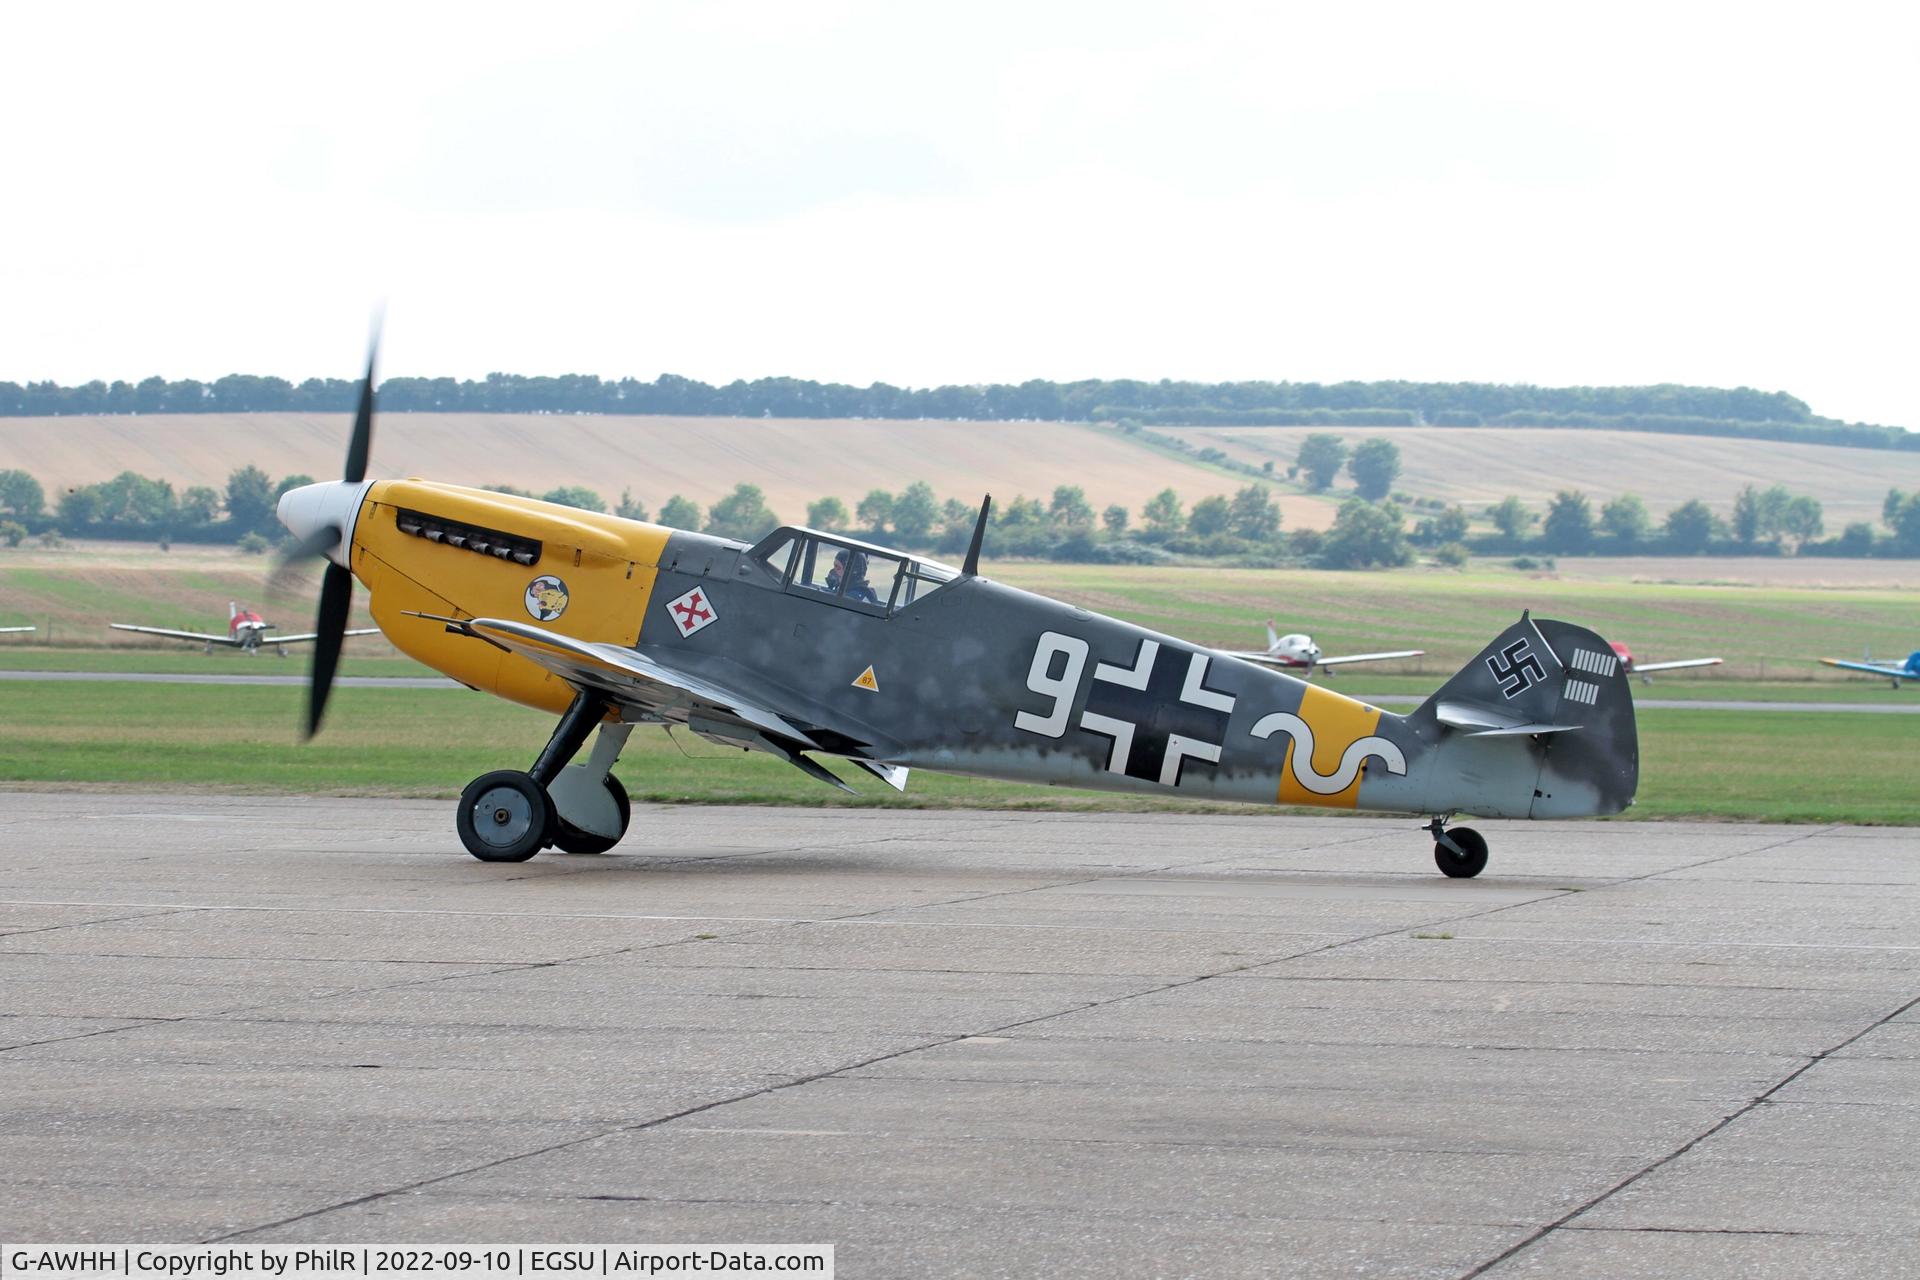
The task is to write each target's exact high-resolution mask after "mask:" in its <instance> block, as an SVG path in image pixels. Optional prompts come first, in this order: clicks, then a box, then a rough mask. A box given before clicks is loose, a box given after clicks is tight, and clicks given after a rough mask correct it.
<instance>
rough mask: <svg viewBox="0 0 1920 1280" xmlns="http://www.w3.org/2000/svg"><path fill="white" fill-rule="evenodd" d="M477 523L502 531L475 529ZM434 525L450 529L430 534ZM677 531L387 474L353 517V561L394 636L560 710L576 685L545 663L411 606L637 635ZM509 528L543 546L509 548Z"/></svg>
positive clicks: (468, 674)
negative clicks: (532, 555) (531, 552)
mask: <svg viewBox="0 0 1920 1280" xmlns="http://www.w3.org/2000/svg"><path fill="white" fill-rule="evenodd" d="M403 517H404V518H403ZM423 517H424V520H423V519H422V518H423ZM403 524H411V525H414V526H416V528H415V531H413V532H409V531H407V530H406V529H405V528H403ZM423 525H424V528H422V527H420V526H423ZM449 529H452V530H454V532H452V534H451V537H452V538H453V539H456V540H458V541H457V542H456V541H450V540H449V537H448V536H445V535H446V531H447V530H449ZM475 530H477V531H482V533H483V535H484V534H487V533H490V534H492V535H495V536H493V537H487V536H479V537H469V536H468V531H475ZM436 532H438V533H441V534H443V536H441V537H439V538H437V539H436V538H433V537H430V536H428V535H430V534H433V533H436ZM671 532H672V531H671V530H669V529H666V528H663V527H662V526H660V525H652V524H643V523H640V522H639V521H635V520H623V519H620V518H619V517H616V516H607V515H600V514H598V513H596V512H590V511H576V510H573V509H571V508H567V507H558V506H555V505H553V504H552V503H546V502H539V501H536V500H534V499H531V498H521V497H516V496H514V495H512V494H504V493H493V492H490V491H488V490H485V489H468V488H464V487H462V486H459V485H449V484H436V483H433V482H431V481H426V480H385V481H380V482H378V483H376V484H374V485H373V487H372V488H371V489H369V490H368V492H367V496H366V499H365V501H364V502H363V504H362V506H361V510H360V513H359V518H358V519H357V520H356V521H355V523H354V529H353V572H354V576H355V577H357V578H359V579H360V581H361V582H362V583H364V584H365V585H366V587H367V590H368V591H369V592H370V593H371V594H372V603H371V608H372V610H373V618H374V621H375V622H376V623H378V624H379V626H380V630H381V631H383V632H385V633H386V636H387V638H388V639H389V640H391V641H392V642H393V645H394V647H395V648H397V649H399V650H400V651H401V652H403V653H406V654H408V655H410V656H412V657H414V658H416V659H418V660H419V661H421V662H424V663H426V664H427V665H428V666H430V667H433V668H434V669H435V670H438V671H444V672H445V673H446V674H447V675H449V676H451V677H453V678H454V679H455V680H458V681H460V682H461V683H462V684H466V685H470V686H472V687H473V688H476V689H483V690H485V691H487V692H489V693H496V694H499V695H500V696H501V697H503V698H507V699H510V700H511V701H514V702H519V703H523V704H525V705H527V706H530V707H539V708H541V709H543V710H546V711H553V712H560V711H564V710H565V709H566V706H567V703H568V702H569V701H571V699H572V697H573V690H572V689H571V688H570V687H569V686H568V685H567V683H566V682H565V681H563V680H561V679H559V678H558V677H556V676H554V675H553V674H552V673H551V672H549V671H547V670H546V669H545V668H543V667H541V666H539V665H538V664H536V663H533V662H530V661H528V660H527V659H525V658H521V657H518V656H516V655H513V654H508V653H505V652H503V651H501V650H500V649H497V648H495V647H494V646H493V645H490V644H487V643H485V642H484V641H480V640H475V639H472V638H470V637H466V636H459V635H452V634H449V633H448V632H447V630H446V628H445V626H444V625H443V624H441V623H438V622H429V621H427V620H426V619H424V618H415V617H408V616H407V614H408V613H409V612H419V613H433V614H440V615H442V616H445V617H460V618H512V619H519V620H523V621H524V620H526V619H528V618H532V620H533V621H534V622H536V623H538V624H540V625H541V626H544V627H547V628H550V629H551V630H553V631H556V632H558V633H560V634H562V635H567V636H573V637H575V638H577V639H582V640H594V641H604V642H608V643H614V644H622V645H631V644H633V643H634V642H635V640H637V639H638V638H639V632H640V623H641V620H642V619H643V618H644V617H645V615H646V608H647V602H648V600H649V599H650V598H651V596H652V593H653V582H654V577H655V574H656V572H657V570H658V566H659V563H660V555H661V552H662V551H663V550H665V548H666V545H667V538H668V536H669V535H670V534H671ZM499 535H505V539H506V540H507V541H508V542H509V544H510V545H511V546H512V547H513V548H515V549H518V548H521V547H525V546H528V545H530V544H532V543H538V544H539V555H538V558H537V559H536V560H533V562H532V563H521V562H520V561H519V560H516V559H514V558H512V557H511V556H510V555H502V554H500V552H501V550H502V547H501V545H500V542H501V541H502V539H501V538H500V537H499ZM476 544H488V545H487V548H486V549H485V550H475V549H474V546H475V545H476Z"/></svg>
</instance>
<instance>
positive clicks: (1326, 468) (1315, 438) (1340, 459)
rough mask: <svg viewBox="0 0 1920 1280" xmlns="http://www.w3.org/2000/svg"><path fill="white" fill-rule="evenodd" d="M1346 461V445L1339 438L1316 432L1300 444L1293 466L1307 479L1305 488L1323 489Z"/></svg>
mask: <svg viewBox="0 0 1920 1280" xmlns="http://www.w3.org/2000/svg"><path fill="white" fill-rule="evenodd" d="M1346 461H1347V444H1346V441H1344V440H1342V439H1341V438H1340V437H1339V436H1335V435H1328V434H1327V433H1325V432H1323V431H1316V432H1315V433H1314V434H1312V435H1310V436H1308V437H1307V438H1306V439H1305V440H1302V441H1301V442H1300V454H1299V457H1298V458H1297V459H1296V460H1295V462H1294V465H1295V466H1297V467H1299V468H1300V470H1301V471H1302V472H1303V473H1304V474H1305V475H1306V477H1307V487H1308V488H1311V489H1325V488H1326V487H1327V486H1329V485H1331V484H1332V483H1333V478H1334V477H1335V476H1337V475H1339V474H1340V468H1341V467H1342V466H1344V465H1345V464H1346Z"/></svg>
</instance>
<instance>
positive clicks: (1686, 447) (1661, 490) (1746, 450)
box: [1155, 427, 1920, 533]
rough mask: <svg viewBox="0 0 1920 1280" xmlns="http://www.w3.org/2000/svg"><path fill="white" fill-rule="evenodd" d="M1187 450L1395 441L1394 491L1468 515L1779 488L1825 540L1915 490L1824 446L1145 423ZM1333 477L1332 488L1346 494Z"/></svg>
mask: <svg viewBox="0 0 1920 1280" xmlns="http://www.w3.org/2000/svg"><path fill="white" fill-rule="evenodd" d="M1155 430H1157V431H1160V432H1161V433H1162V434H1166V435H1171V436H1177V437H1179V438H1181V439H1184V440H1186V441H1188V442H1189V443H1191V444H1192V445H1193V447H1194V448H1196V449H1205V448H1209V447H1212V448H1217V449H1221V450H1223V451H1225V452H1226V453H1228V454H1229V455H1231V456H1233V457H1235V458H1238V459H1240V460H1242V461H1245V462H1251V463H1255V464H1261V463H1265V462H1267V461H1268V460H1272V461H1273V463H1274V465H1275V467H1276V468H1277V469H1279V470H1280V471H1281V472H1282V473H1284V472H1285V470H1286V468H1287V467H1288V466H1290V465H1291V464H1292V463H1293V460H1294V458H1295V456H1296V455H1297V454H1298V453H1299V452H1300V442H1301V441H1302V440H1304V439H1305V438H1306V437H1307V436H1309V435H1311V434H1313V433H1314V432H1316V431H1329V430H1331V431H1332V432H1333V434H1335V435H1338V436H1340V437H1342V438H1343V439H1345V440H1347V441H1348V442H1349V443H1350V444H1351V443H1354V442H1357V441H1360V440H1364V439H1366V438H1367V437H1369V436H1384V437H1385V438H1386V439H1389V440H1391V441H1393V442H1394V443H1395V444H1397V445H1399V446H1400V460H1401V465H1402V467H1403V470H1402V472H1401V475H1400V479H1399V482H1398V484H1397V485H1396V486H1395V487H1396V488H1398V489H1401V490H1403V491H1404V492H1406V493H1410V494H1413V495H1415V496H1416V497H1422V498H1443V499H1446V500H1447V501H1449V502H1459V503H1463V504H1465V505H1466V506H1467V507H1468V508H1469V509H1471V510H1475V511H1476V512H1477V510H1478V508H1480V507H1484V506H1486V505H1488V504H1491V503H1495V502H1498V501H1500V499H1501V498H1503V497H1505V496H1506V495H1508V494H1515V495H1518V496H1519V497H1520V498H1521V499H1523V500H1525V501H1527V502H1530V503H1536V504H1539V505H1541V506H1544V505H1545V504H1546V502H1547V500H1548V499H1549V498H1551V497H1552V496H1553V495H1554V493H1555V492H1556V491H1557V490H1560V489H1580V490H1582V491H1584V492H1585V493H1586V494H1587V496H1589V497H1590V498H1593V499H1594V500H1595V502H1596V503H1598V502H1604V501H1606V500H1607V499H1609V498H1613V497H1617V496H1618V495H1620V494H1622V493H1633V494H1638V495H1639V496H1640V498H1641V499H1642V500H1643V501H1644V502H1645V503H1646V504H1647V507H1648V509H1649V510H1651V511H1652V512H1653V514H1654V517H1655V519H1658V518H1659V517H1661V516H1662V515H1664V514H1665V513H1666V512H1667V511H1668V510H1669V509H1670V508H1673V507H1677V506H1679V505H1680V504H1681V503H1683V502H1686V501H1688V500H1689V499H1692V498H1698V499H1700V500H1701V501H1702V502H1705V503H1706V504H1707V505H1708V506H1710V507H1712V508H1713V509H1714V510H1716V511H1718V512H1720V513H1721V514H1722V515H1725V514H1726V513H1727V512H1728V511H1730V510H1731V509H1732V507H1733V496H1734V494H1735V493H1737V492H1739V490H1740V487H1741V486H1742V485H1747V484H1752V485H1757V486H1759V487H1760V488H1766V487H1767V486H1768V485H1773V484H1783V485H1785V486H1787V488H1789V489H1791V490H1793V491H1794V492H1795V493H1806V494H1811V495H1812V496H1814V497H1815V498H1818V499H1819V500H1820V502H1821V504H1822V505H1823V506H1824V507H1825V508H1826V523H1827V531H1828V532H1829V533H1835V532H1838V531H1839V530H1840V529H1841V528H1843V527H1844V526H1846V525H1848V524H1850V523H1852V522H1854V521H1856V520H1868V521H1877V520H1878V519H1879V518H1880V504H1881V502H1882V501H1883V500H1884V499H1885V497H1886V495H1887V489H1888V488H1889V487H1892V488H1899V489H1905V490H1912V489H1914V488H1920V452H1912V453H1895V452H1892V451H1889V450H1885V449H1845V448H1841V447H1838V446H1835V445H1817V444H1787V443H1784V442H1781V441H1774V440H1730V439H1719V438H1715V437H1709V436H1668V435H1653V434H1650V433H1646V432H1638V431H1567V430H1550V429H1547V428H1543V427H1474V428H1450V427H1342V428H1339V429H1332V428H1328V427H1170V428H1155ZM1351 486H1352V481H1351V478H1350V477H1348V476H1346V475H1345V474H1344V473H1343V474H1342V476H1341V478H1340V481H1339V483H1338V485H1337V486H1336V488H1335V493H1336V494H1338V493H1341V492H1344V491H1346V490H1349V489H1350V488H1351Z"/></svg>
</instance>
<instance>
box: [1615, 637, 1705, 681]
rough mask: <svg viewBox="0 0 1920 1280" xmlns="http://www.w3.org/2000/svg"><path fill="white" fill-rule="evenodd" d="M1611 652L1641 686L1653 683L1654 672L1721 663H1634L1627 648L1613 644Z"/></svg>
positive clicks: (1686, 660)
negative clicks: (1636, 678)
mask: <svg viewBox="0 0 1920 1280" xmlns="http://www.w3.org/2000/svg"><path fill="white" fill-rule="evenodd" d="M1613 651H1614V653H1615V654H1616V655H1618V657H1619V659H1620V665H1621V666H1622V667H1623V668H1625V670H1626V673H1627V674H1628V675H1630V676H1639V677H1640V678H1641V682H1642V683H1643V684H1651V683H1653V680H1652V676H1653V673H1654V672H1656V671H1678V670H1680V669H1681V668H1682V667H1717V666H1719V665H1720V662H1721V659H1719V658H1681V659H1678V660H1677V661H1674V662H1635V661H1634V660H1633V650H1631V649H1629V648H1627V646H1625V645H1623V644H1615V645H1614V646H1613Z"/></svg>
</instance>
